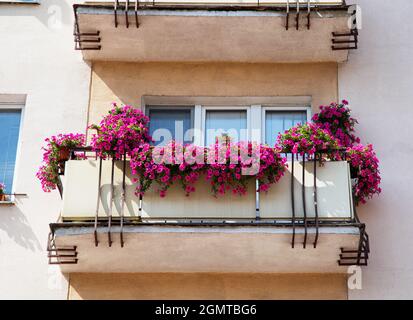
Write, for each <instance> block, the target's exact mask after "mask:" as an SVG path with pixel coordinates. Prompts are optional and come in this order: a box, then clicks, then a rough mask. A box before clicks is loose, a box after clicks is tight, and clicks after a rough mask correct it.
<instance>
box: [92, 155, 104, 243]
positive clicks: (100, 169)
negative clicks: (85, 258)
mask: <svg viewBox="0 0 413 320" xmlns="http://www.w3.org/2000/svg"><path fill="white" fill-rule="evenodd" d="M101 184H102V158H100V159H99V178H98V198H97V201H96V212H95V226H94V227H95V230H94V231H93V235H94V238H95V247H97V246H98V245H99V240H98V231H97V225H98V218H99V204H100V200H101V197H102V190H101Z"/></svg>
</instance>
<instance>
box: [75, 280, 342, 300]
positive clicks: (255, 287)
mask: <svg viewBox="0 0 413 320" xmlns="http://www.w3.org/2000/svg"><path fill="white" fill-rule="evenodd" d="M346 298H347V286H346V276H345V275H338V274H326V275H323V276H320V275H317V274H307V275H303V274H287V275H280V274H214V273H206V274H205V273H201V274H200V273H198V274H194V273H189V274H174V273H171V274H167V273H152V274H151V273H150V274H142V273H140V274H139V273H135V274H115V273H109V274H97V273H93V274H92V273H90V274H88V273H78V274H71V275H70V290H69V299H73V300H78V299H208V300H210V299H346Z"/></svg>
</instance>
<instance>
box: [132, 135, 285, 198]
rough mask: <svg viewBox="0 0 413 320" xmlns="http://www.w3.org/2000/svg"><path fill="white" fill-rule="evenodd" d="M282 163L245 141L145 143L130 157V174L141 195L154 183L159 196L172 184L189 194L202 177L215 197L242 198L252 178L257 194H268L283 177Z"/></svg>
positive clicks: (274, 154) (266, 149) (273, 153)
mask: <svg viewBox="0 0 413 320" xmlns="http://www.w3.org/2000/svg"><path fill="white" fill-rule="evenodd" d="M285 163H286V160H285V159H284V158H282V157H281V156H280V154H278V153H277V152H276V151H275V150H274V149H273V148H270V147H268V146H263V145H259V144H253V143H247V142H240V143H236V144H231V143H228V144H218V143H217V144H215V145H213V146H210V147H208V148H204V147H197V146H194V145H186V146H183V145H181V144H178V143H175V142H171V143H170V144H168V145H167V146H165V147H154V148H152V147H150V145H149V144H144V145H141V146H139V147H138V148H135V150H134V151H133V152H132V155H131V168H132V172H133V174H135V175H137V176H138V177H139V178H138V179H137V181H138V182H139V185H138V187H137V190H136V193H137V194H138V195H142V194H144V193H145V191H146V190H148V189H149V187H150V186H151V184H152V182H153V181H156V183H157V184H158V186H159V192H160V195H161V197H163V196H165V195H166V191H167V189H168V188H169V187H170V186H171V185H172V184H173V183H174V182H175V181H179V182H180V183H181V185H182V187H183V188H184V190H185V192H186V194H187V195H189V194H190V193H191V192H194V191H195V184H196V182H197V181H198V180H199V178H200V177H201V176H205V179H206V181H208V182H209V183H210V185H211V189H212V192H213V194H214V195H215V196H216V195H223V194H225V193H226V192H227V191H232V193H234V194H239V195H244V194H245V193H246V191H247V185H248V181H249V180H250V179H252V178H253V179H255V178H257V179H258V181H259V183H260V191H267V190H268V189H269V187H270V185H271V184H273V183H276V182H277V181H278V180H279V179H280V178H281V177H282V175H283V174H284V171H285V166H286V164H285Z"/></svg>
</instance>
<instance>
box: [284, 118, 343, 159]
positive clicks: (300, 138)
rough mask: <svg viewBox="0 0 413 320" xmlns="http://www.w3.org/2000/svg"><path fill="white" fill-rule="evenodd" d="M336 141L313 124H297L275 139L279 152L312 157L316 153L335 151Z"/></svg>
mask: <svg viewBox="0 0 413 320" xmlns="http://www.w3.org/2000/svg"><path fill="white" fill-rule="evenodd" d="M338 147H339V142H338V140H337V139H336V138H335V137H334V136H333V135H332V134H331V133H330V132H329V131H328V130H326V129H324V128H323V127H321V126H320V125H318V124H315V123H306V124H299V125H297V126H295V127H293V128H291V129H289V130H286V131H285V132H284V133H282V134H280V135H279V136H278V138H277V146H276V148H278V149H279V151H280V152H288V153H294V154H301V155H304V154H308V155H314V153H316V152H321V151H327V150H332V149H337V148H338Z"/></svg>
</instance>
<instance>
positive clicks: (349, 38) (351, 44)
mask: <svg viewBox="0 0 413 320" xmlns="http://www.w3.org/2000/svg"><path fill="white" fill-rule="evenodd" d="M351 15H352V16H353V17H354V18H353V21H352V27H351V30H350V32H344V33H340V32H333V33H332V35H333V38H332V39H331V42H332V43H333V45H332V46H331V48H332V50H333V51H338V50H356V49H358V36H359V32H358V29H357V11H356V10H354V11H353V12H352V14H351ZM343 38H345V39H343Z"/></svg>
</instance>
